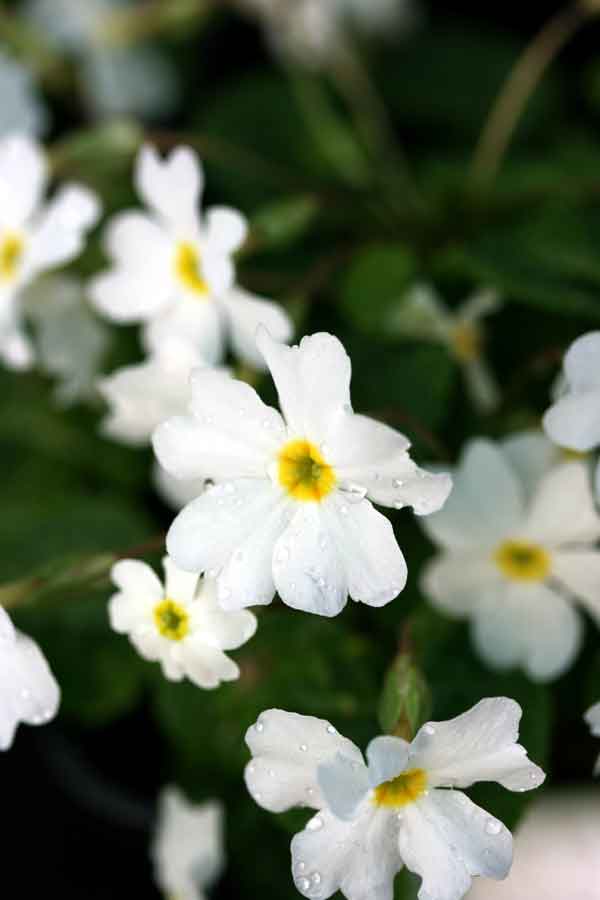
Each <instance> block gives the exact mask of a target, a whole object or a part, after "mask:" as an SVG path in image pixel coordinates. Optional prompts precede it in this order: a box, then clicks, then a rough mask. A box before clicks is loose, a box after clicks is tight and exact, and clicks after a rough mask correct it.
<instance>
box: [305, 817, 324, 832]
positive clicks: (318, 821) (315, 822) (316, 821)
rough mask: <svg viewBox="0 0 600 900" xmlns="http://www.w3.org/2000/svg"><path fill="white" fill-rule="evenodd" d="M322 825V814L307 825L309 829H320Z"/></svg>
mask: <svg viewBox="0 0 600 900" xmlns="http://www.w3.org/2000/svg"><path fill="white" fill-rule="evenodd" d="M322 827H323V819H322V818H321V817H320V816H315V817H314V819H311V820H310V822H308V823H307V825H306V829H307V831H320V830H321V828H322Z"/></svg>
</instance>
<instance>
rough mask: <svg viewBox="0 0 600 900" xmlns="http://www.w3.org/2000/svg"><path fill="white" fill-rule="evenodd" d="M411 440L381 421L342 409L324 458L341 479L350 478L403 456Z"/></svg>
mask: <svg viewBox="0 0 600 900" xmlns="http://www.w3.org/2000/svg"><path fill="white" fill-rule="evenodd" d="M409 447H410V441H409V440H408V438H407V437H406V436H405V435H404V434H402V433H401V432H400V431H396V429H395V428H390V426H389V425H385V424H384V423H383V422H378V421H377V420H376V419H371V418H370V417H369V416H362V415H359V414H358V413H353V412H345V413H344V415H343V416H341V417H340V418H339V419H338V420H337V422H336V428H335V431H333V433H332V434H330V436H329V441H328V451H327V459H328V461H329V462H330V463H331V465H333V466H335V469H336V471H337V472H339V474H340V475H341V477H342V478H347V479H348V480H352V479H354V478H355V477H356V474H357V472H364V471H365V470H368V469H369V468H375V469H376V468H377V467H378V466H379V465H386V464H388V463H390V462H393V461H394V460H396V459H397V458H398V457H402V456H403V454H404V453H405V451H406V450H408V448H409Z"/></svg>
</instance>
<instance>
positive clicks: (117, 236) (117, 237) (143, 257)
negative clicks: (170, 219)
mask: <svg viewBox="0 0 600 900" xmlns="http://www.w3.org/2000/svg"><path fill="white" fill-rule="evenodd" d="M104 250H105V252H106V255H107V256H108V257H109V259H111V260H112V262H114V263H117V264H118V265H119V266H123V267H125V268H128V269H132V270H137V271H138V272H139V271H140V270H141V271H143V270H144V269H146V268H147V266H148V263H150V264H151V265H152V266H153V267H154V266H155V267H156V268H157V269H158V268H163V269H165V268H166V267H167V266H168V265H169V264H170V263H171V257H172V253H173V242H172V240H171V238H169V237H168V236H167V235H166V234H165V232H164V230H163V229H162V228H161V227H160V225H158V224H157V223H156V222H155V221H154V220H153V219H152V218H151V217H150V216H148V215H147V214H146V213H143V212H138V211H137V210H127V211H126V212H122V213H118V214H117V215H116V216H113V218H112V219H111V220H110V222H109V223H108V226H107V228H106V232H105V235H104ZM158 261H160V266H159V264H158Z"/></svg>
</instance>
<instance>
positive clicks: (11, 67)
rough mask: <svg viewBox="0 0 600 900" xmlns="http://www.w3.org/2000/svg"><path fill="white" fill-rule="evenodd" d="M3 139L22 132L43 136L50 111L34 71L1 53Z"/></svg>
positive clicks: (0, 125)
mask: <svg viewBox="0 0 600 900" xmlns="http://www.w3.org/2000/svg"><path fill="white" fill-rule="evenodd" d="M0 97H1V98H2V103H1V104H0V138H3V137H6V136H7V135H9V134H14V133H16V132H19V133H21V134H32V135H36V136H39V135H40V134H43V132H44V131H45V129H46V126H47V124H48V112H47V110H46V108H45V106H44V104H43V103H42V100H41V99H40V97H39V95H38V92H37V90H36V87H35V84H34V81H33V78H32V75H31V72H30V71H29V70H28V69H27V68H26V67H25V66H23V65H21V64H20V63H18V62H17V61H16V60H14V59H11V57H9V56H6V55H5V54H4V53H2V52H0Z"/></svg>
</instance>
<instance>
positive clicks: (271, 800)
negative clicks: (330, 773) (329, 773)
mask: <svg viewBox="0 0 600 900" xmlns="http://www.w3.org/2000/svg"><path fill="white" fill-rule="evenodd" d="M246 744H247V745H248V747H249V748H250V752H251V753H252V756H253V759H252V760H251V761H250V763H248V765H247V766H246V771H245V773H244V777H245V780H246V786H247V788H248V790H249V791H250V794H251V795H252V796H253V797H254V799H255V800H256V802H257V803H258V804H259V805H260V806H262V807H264V808H265V809H268V810H270V811H271V812H283V811H284V810H286V809H291V807H292V806H311V807H313V808H315V809H319V808H321V807H322V806H323V805H324V800H323V797H322V794H321V789H320V788H319V785H318V783H317V769H318V767H319V766H320V765H321V764H322V763H325V762H328V761H329V760H332V759H333V758H334V757H335V756H336V754H338V753H341V754H342V755H343V756H345V757H347V758H348V759H351V760H354V762H356V763H357V765H362V766H364V761H363V758H362V754H361V752H360V750H359V749H358V747H356V746H355V745H354V744H353V743H352V741H349V740H348V739H347V738H345V737H342V735H340V734H338V732H337V731H336V730H335V728H334V727H333V726H332V725H330V724H329V722H326V721H325V720H324V719H316V718H315V717H314V716H300V715H298V714H297V713H290V712H286V711H285V710H281V709H268V710H266V711H265V712H263V713H261V715H260V716H259V718H258V720H257V722H256V724H255V725H252V726H251V727H250V728H249V729H248V731H247V732H246Z"/></svg>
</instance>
